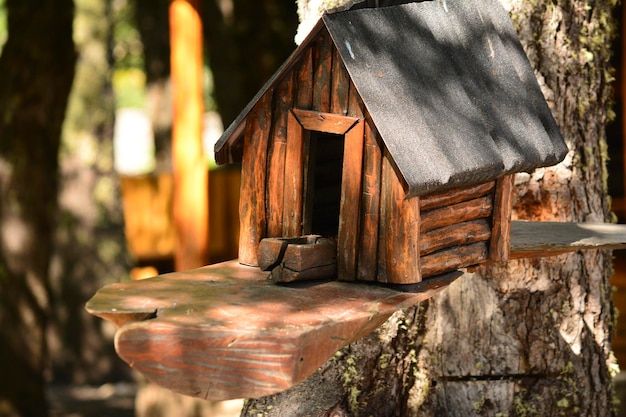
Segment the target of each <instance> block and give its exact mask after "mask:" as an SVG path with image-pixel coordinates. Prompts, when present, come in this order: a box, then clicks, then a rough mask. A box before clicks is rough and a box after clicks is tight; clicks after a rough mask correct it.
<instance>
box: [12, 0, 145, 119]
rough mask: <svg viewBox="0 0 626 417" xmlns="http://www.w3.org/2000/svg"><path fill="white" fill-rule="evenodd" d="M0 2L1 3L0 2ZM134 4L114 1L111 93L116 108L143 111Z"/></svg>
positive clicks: (140, 48) (140, 51) (142, 78)
mask: <svg viewBox="0 0 626 417" xmlns="http://www.w3.org/2000/svg"><path fill="white" fill-rule="evenodd" d="M0 1H1V0H0ZM135 11H136V10H135V2H134V1H129V0H114V1H113V2H112V14H113V36H112V38H113V45H112V51H111V53H112V55H113V61H114V64H113V90H114V91H115V106H116V107H117V108H123V107H139V108H141V107H143V106H144V102H145V86H146V75H145V71H144V64H145V63H144V48H143V42H142V40H141V35H140V33H139V30H138V28H137V21H136V19H135Z"/></svg>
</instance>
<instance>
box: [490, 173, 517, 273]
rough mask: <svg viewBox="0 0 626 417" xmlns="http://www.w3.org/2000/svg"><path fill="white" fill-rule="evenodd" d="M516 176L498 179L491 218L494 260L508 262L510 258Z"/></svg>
mask: <svg viewBox="0 0 626 417" xmlns="http://www.w3.org/2000/svg"><path fill="white" fill-rule="evenodd" d="M514 178H515V175H506V176H504V177H502V178H498V179H497V180H496V192H495V196H494V200H493V215H492V220H491V224H492V233H491V242H490V244H489V260H491V261H493V262H506V261H508V260H509V253H510V251H511V214H512V211H513V189H514V185H513V180H514Z"/></svg>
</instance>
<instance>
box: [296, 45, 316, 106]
mask: <svg viewBox="0 0 626 417" xmlns="http://www.w3.org/2000/svg"><path fill="white" fill-rule="evenodd" d="M296 82H297V88H296V99H295V103H296V107H297V108H299V109H310V108H311V105H312V103H313V50H312V49H307V50H306V51H305V52H304V54H303V57H302V59H301V61H300V65H299V66H298V69H297V71H296Z"/></svg>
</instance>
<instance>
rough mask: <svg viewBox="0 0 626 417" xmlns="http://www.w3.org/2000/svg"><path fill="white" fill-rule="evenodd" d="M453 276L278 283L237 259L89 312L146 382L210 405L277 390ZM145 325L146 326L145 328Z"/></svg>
mask: <svg viewBox="0 0 626 417" xmlns="http://www.w3.org/2000/svg"><path fill="white" fill-rule="evenodd" d="M458 276H460V273H458V272H455V273H454V274H449V275H445V276H441V277H438V278H436V279H433V280H430V281H428V282H425V283H421V284H417V285H413V286H406V287H405V290H406V291H407V292H400V291H397V290H394V289H391V288H383V287H381V286H375V285H367V284H354V283H343V282H339V281H330V282H313V283H308V284H305V285H295V286H294V285H291V286H286V285H275V284H274V283H271V282H269V281H268V279H267V277H268V273H266V272H262V271H261V270H260V269H259V268H254V267H246V266H243V265H240V264H238V263H237V262H236V261H230V262H225V263H222V264H217V265H211V266H207V267H204V268H199V269H195V270H191V271H185V272H177V273H171V274H166V275H161V276H158V277H155V278H151V279H148V280H143V281H135V282H129V283H122V284H113V285H110V286H107V287H104V288H102V289H101V290H100V291H98V293H97V294H96V295H95V296H94V297H93V298H92V299H91V300H90V301H89V302H88V303H87V307H86V308H87V311H89V312H90V313H91V314H94V315H96V316H99V317H102V318H104V319H107V320H109V321H111V322H113V323H114V324H116V325H117V326H120V328H119V330H118V332H117V334H116V336H115V348H116V350H117V353H118V354H119V356H120V357H121V358H122V359H124V360H125V361H126V362H127V363H128V364H129V365H130V366H131V367H133V368H135V369H136V370H138V371H139V372H141V373H142V374H144V375H145V376H146V377H147V378H148V379H150V380H152V381H154V382H155V383H157V384H159V385H161V386H164V387H166V388H169V389H171V390H173V391H176V392H180V393H183V394H186V395H191V396H195V397H200V398H206V399H211V400H225V399H230V398H242V397H246V398H250V397H259V396H263V395H269V394H272V393H276V392H279V391H282V390H284V389H287V388H289V387H290V386H292V385H294V384H296V383H297V382H299V381H301V380H303V379H305V378H306V377H308V376H309V375H310V374H312V373H313V372H314V371H315V370H316V369H317V368H318V367H319V366H320V365H322V364H323V363H324V362H325V361H326V360H328V359H329V358H330V357H332V355H333V354H334V353H335V352H336V351H337V350H339V349H341V348H342V347H343V346H346V345H347V344H348V343H351V342H353V341H355V340H357V339H359V338H361V337H363V336H365V335H366V334H368V333H369V332H371V331H372V330H374V329H375V328H376V327H378V326H379V325H381V324H382V323H383V322H384V321H385V320H387V318H388V317H389V316H390V315H391V314H393V313H394V312H395V311H396V310H399V309H401V308H405V307H408V306H410V305H413V304H416V303H418V302H420V301H423V300H425V299H427V298H430V297H432V296H433V295H434V294H436V293H437V292H439V291H441V290H442V289H443V288H445V287H447V286H448V285H449V284H450V283H451V282H452V281H454V280H455V279H456V278H457V277H458ZM142 320H143V321H142Z"/></svg>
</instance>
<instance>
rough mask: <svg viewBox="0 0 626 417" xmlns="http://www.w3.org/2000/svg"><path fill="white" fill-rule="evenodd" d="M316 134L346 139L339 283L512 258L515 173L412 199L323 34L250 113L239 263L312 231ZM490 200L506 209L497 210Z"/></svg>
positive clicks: (414, 276) (407, 279) (408, 279)
mask: <svg viewBox="0 0 626 417" xmlns="http://www.w3.org/2000/svg"><path fill="white" fill-rule="evenodd" d="M263 118H265V119H264V120H262V119H263ZM270 121H271V123H270ZM311 131H322V132H326V133H332V134H338V135H343V140H344V156H343V158H344V159H343V168H342V170H343V171H342V185H341V189H342V195H341V202H340V213H341V215H340V219H339V230H338V237H337V246H338V247H337V251H338V254H337V268H338V276H339V279H340V280H344V281H353V280H358V281H378V282H388V283H396V284H407V283H415V282H419V281H421V280H422V278H423V277H429V276H432V275H437V274H441V273H444V272H447V271H450V270H453V269H457V268H462V267H465V266H469V265H475V264H479V263H482V262H485V261H487V260H491V261H501V260H506V259H507V258H508V241H506V239H508V236H509V230H510V195H511V190H512V176H508V177H504V178H503V179H499V180H497V181H491V182H488V183H486V184H480V185H477V186H474V187H469V188H464V189H454V190H450V191H447V192H444V193H439V194H436V195H430V196H426V197H421V198H418V197H413V198H406V197H405V187H404V184H403V182H402V180H401V179H400V177H398V175H397V171H396V169H395V168H394V165H393V162H392V159H391V157H390V155H389V154H388V153H387V152H386V150H385V147H384V145H383V143H382V141H381V139H380V137H379V135H378V132H377V130H376V128H375V126H374V124H373V123H372V121H371V120H370V119H369V116H368V114H367V111H366V109H365V106H364V104H363V103H362V101H361V99H360V97H359V95H358V93H357V91H356V88H355V87H354V85H353V84H352V82H351V81H350V78H349V76H348V73H347V71H346V69H345V67H344V66H343V63H342V62H341V59H340V57H339V56H338V54H337V51H336V49H335V48H334V47H333V45H332V41H331V39H330V37H329V36H328V34H327V33H324V32H323V33H321V34H320V35H319V37H318V39H317V40H316V41H315V42H314V43H313V44H312V48H309V49H308V50H307V51H305V52H304V53H303V54H302V55H301V56H300V57H299V59H298V61H297V62H296V63H295V64H294V66H293V68H292V69H291V70H290V71H288V72H287V73H286V74H285V76H283V78H282V80H280V81H279V82H278V83H277V84H276V85H275V87H274V89H272V90H270V91H268V92H267V93H266V94H265V96H264V97H262V98H261V99H260V100H259V101H258V103H257V105H256V107H255V108H254V109H253V111H252V112H251V114H250V115H249V116H248V119H247V126H246V132H245V136H246V137H245V141H244V160H243V164H244V165H243V166H244V167H245V171H244V172H243V173H242V192H241V199H242V200H241V206H240V212H241V213H240V214H241V234H240V235H241V240H240V262H241V263H244V264H247V265H257V264H258V261H257V258H256V257H257V248H258V245H259V243H260V241H261V239H262V238H265V237H296V236H300V235H303V234H310V233H316V231H315V230H311V229H312V221H311V216H312V211H311V210H312V208H311V207H312V204H311V201H312V193H313V191H312V190H311V189H310V188H312V186H311V185H310V184H309V183H310V182H312V181H311V180H310V175H312V174H311V173H309V172H308V167H309V158H313V160H314V158H315V156H314V155H313V151H314V148H313V147H312V146H311V144H310V140H309V139H310V132H311ZM500 203H502V204H501V205H500ZM494 204H496V205H497V206H496V207H501V208H498V209H496V210H494ZM492 228H495V231H494V232H493V233H492ZM492 236H493V238H492Z"/></svg>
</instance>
